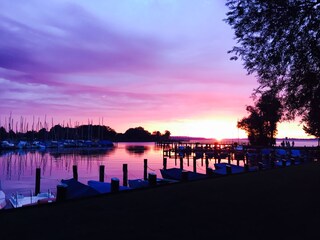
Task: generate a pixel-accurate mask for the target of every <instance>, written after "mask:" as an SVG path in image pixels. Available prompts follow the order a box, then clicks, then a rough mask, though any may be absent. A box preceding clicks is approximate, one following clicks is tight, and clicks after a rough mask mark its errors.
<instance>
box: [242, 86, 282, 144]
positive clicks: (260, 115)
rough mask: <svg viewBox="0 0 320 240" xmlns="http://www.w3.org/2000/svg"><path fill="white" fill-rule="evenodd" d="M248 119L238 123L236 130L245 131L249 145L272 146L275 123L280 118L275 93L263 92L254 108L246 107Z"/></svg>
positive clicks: (280, 108) (278, 103) (280, 109)
mask: <svg viewBox="0 0 320 240" xmlns="http://www.w3.org/2000/svg"><path fill="white" fill-rule="evenodd" d="M247 112H248V113H249V116H248V117H244V118H243V119H241V120H240V121H239V122H238V125H237V126H238V128H241V129H243V130H245V131H246V132H247V134H248V139H249V142H250V144H251V145H255V146H272V145H274V144H275V136H276V134H277V123H278V122H279V121H280V119H281V116H282V105H281V102H280V100H279V98H278V97H277V95H276V94H275V93H273V92H272V91H266V92H264V93H263V94H262V95H261V96H260V97H259V99H258V100H256V101H255V106H247Z"/></svg>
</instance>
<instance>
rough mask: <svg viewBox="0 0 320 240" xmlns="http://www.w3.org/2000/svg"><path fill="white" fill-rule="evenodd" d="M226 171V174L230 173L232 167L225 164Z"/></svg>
mask: <svg viewBox="0 0 320 240" xmlns="http://www.w3.org/2000/svg"><path fill="white" fill-rule="evenodd" d="M226 172H227V175H231V174H232V168H231V166H230V165H226Z"/></svg>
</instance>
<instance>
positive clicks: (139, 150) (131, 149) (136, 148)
mask: <svg viewBox="0 0 320 240" xmlns="http://www.w3.org/2000/svg"><path fill="white" fill-rule="evenodd" d="M126 150H127V152H128V153H129V154H133V155H143V154H144V153H145V152H146V151H149V147H148V146H144V145H128V146H126Z"/></svg>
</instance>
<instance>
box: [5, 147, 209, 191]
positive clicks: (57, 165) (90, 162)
mask: <svg viewBox="0 0 320 240" xmlns="http://www.w3.org/2000/svg"><path fill="white" fill-rule="evenodd" d="M144 159H148V172H153V173H156V174H157V176H158V177H161V174H160V169H161V168H162V167H163V153H162V149H161V148H160V147H159V146H156V145H155V144H154V143H118V144H117V145H116V147H115V148H113V149H108V150H107V149H100V150H85V149H63V148H62V149H47V150H45V151H14V152H4V153H1V155H0V174H1V175H0V179H1V184H2V189H3V191H4V192H5V193H6V194H7V195H8V196H10V194H12V193H17V192H18V193H21V194H25V195H27V194H30V193H31V191H34V190H35V174H36V168H40V169H41V191H48V190H50V191H52V192H54V193H55V192H56V186H57V185H58V184H59V182H60V180H61V179H69V178H72V177H73V171H72V166H73V165H77V166H78V176H79V181H80V182H82V183H84V184H87V182H88V180H99V166H100V165H105V182H110V181H111V178H112V177H118V178H119V179H120V184H122V177H123V174H122V166H123V164H124V163H126V164H128V178H129V179H137V178H143V165H144ZM179 164H180V163H179V161H175V159H174V158H171V159H168V162H167V167H168V168H171V167H179V166H180V165H179ZM184 165H185V166H184V168H185V169H187V170H192V162H191V161H190V164H189V166H188V161H187V159H185V160H184ZM197 171H198V172H202V173H204V172H205V167H204V166H201V163H200V162H199V164H198V167H197Z"/></svg>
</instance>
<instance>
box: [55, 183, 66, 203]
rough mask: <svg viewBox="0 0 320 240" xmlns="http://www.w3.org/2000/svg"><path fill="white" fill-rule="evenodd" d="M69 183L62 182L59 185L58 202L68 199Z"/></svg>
mask: <svg viewBox="0 0 320 240" xmlns="http://www.w3.org/2000/svg"><path fill="white" fill-rule="evenodd" d="M67 187H68V186H67V184H64V183H61V184H59V185H57V200H56V201H57V202H63V201H65V200H66V199H67V191H68V188H67Z"/></svg>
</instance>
